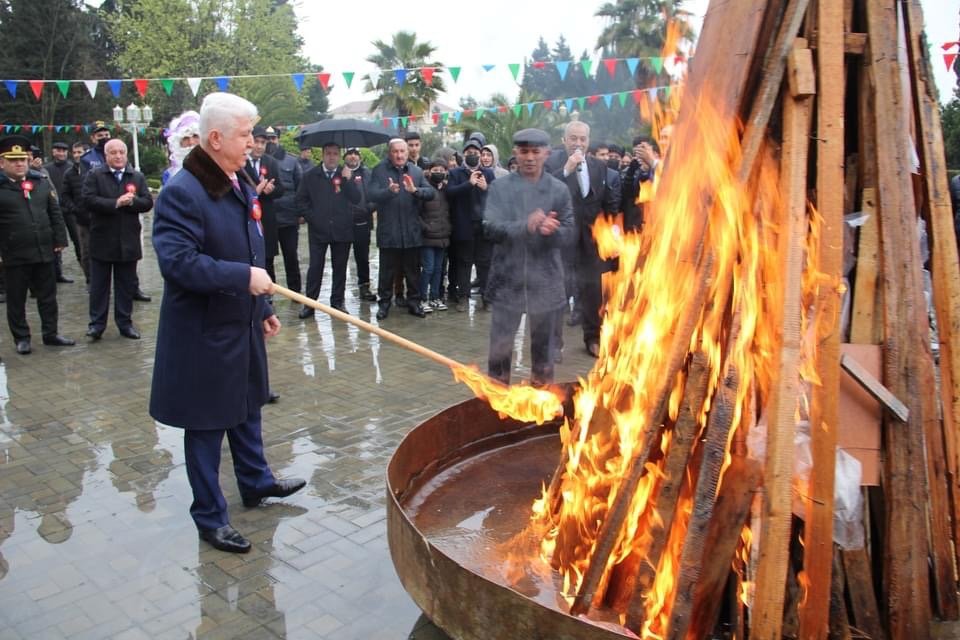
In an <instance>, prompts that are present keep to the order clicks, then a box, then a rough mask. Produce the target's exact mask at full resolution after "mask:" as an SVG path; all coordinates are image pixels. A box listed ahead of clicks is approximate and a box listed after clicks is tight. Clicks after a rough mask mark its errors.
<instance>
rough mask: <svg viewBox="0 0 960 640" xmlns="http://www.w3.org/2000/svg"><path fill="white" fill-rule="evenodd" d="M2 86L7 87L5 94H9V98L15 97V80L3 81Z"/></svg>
mask: <svg viewBox="0 0 960 640" xmlns="http://www.w3.org/2000/svg"><path fill="white" fill-rule="evenodd" d="M3 84H5V85H7V92H8V93H9V94H10V97H11V98H16V97H17V81H16V80H4V81H3Z"/></svg>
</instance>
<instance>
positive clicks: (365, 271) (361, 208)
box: [343, 147, 377, 302]
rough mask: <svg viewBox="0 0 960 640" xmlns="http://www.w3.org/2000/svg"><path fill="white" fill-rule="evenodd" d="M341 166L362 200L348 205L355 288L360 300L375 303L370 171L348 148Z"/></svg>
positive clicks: (352, 150) (357, 150) (358, 156)
mask: <svg viewBox="0 0 960 640" xmlns="http://www.w3.org/2000/svg"><path fill="white" fill-rule="evenodd" d="M343 164H344V166H346V167H347V168H348V169H350V171H351V172H352V173H353V181H354V183H355V184H356V185H357V187H359V189H360V195H361V196H363V199H362V200H361V201H360V203H359V204H353V203H351V204H350V211H351V212H352V213H353V263H354V265H355V266H356V268H357V287H358V288H359V290H360V299H361V300H364V301H366V302H376V301H377V295H376V294H375V293H373V292H372V291H370V230H371V229H372V228H373V205H371V204H370V203H369V202H368V201H367V192H366V189H367V185H368V184H369V183H370V169H368V168H366V167H365V166H363V160H362V159H361V157H360V150H359V149H357V148H356V147H350V148H349V149H347V151H346V152H345V153H344V154H343Z"/></svg>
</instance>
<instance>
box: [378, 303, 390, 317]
mask: <svg viewBox="0 0 960 640" xmlns="http://www.w3.org/2000/svg"><path fill="white" fill-rule="evenodd" d="M388 315H390V305H386V306H384V305H380V308H379V309H378V310H377V320H386V318H387V316H388Z"/></svg>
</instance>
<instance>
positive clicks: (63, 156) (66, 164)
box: [43, 142, 80, 284]
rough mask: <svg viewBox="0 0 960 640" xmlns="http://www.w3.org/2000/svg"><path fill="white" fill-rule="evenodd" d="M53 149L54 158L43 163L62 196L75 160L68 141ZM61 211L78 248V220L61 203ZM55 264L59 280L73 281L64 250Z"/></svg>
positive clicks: (58, 143) (72, 239)
mask: <svg viewBox="0 0 960 640" xmlns="http://www.w3.org/2000/svg"><path fill="white" fill-rule="evenodd" d="M50 148H51V149H52V151H51V153H52V154H53V160H52V161H50V162H48V163H46V164H45V165H43V170H44V171H46V172H47V175H48V176H50V182H51V183H53V188H54V189H56V190H57V196H59V197H61V198H62V194H63V178H64V177H65V176H66V174H67V172H68V171H69V170H70V169H72V168H73V162H71V161H70V159H69V158H68V157H67V156H68V155H69V153H70V145H68V144H67V143H66V142H54V143H53V145H52V146H51V147H50ZM60 213H61V214H62V215H63V223H64V224H65V225H66V227H67V233H68V234H69V235H70V242H72V243H73V246H74V248H75V249H77V220H76V218H75V217H74V215H73V211H70V210H68V209H67V208H66V207H64V206H63V202H62V201H61V203H60ZM77 262H80V251H79V249H77ZM54 264H55V265H56V269H57V282H64V283H67V284H69V283H71V282H73V280H71V279H70V278H68V277H66V276H65V275H63V252H60V253H58V254H57V255H56V257H55V258H54Z"/></svg>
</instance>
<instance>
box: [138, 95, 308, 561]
mask: <svg viewBox="0 0 960 640" xmlns="http://www.w3.org/2000/svg"><path fill="white" fill-rule="evenodd" d="M257 119H258V116H257V108H256V107H255V106H254V105H253V104H251V103H250V102H248V101H247V100H244V99H243V98H241V97H239V96H235V95H233V94H229V93H212V94H210V95H208V96H207V97H206V98H205V99H204V101H203V104H202V105H201V107H200V146H198V147H196V148H194V149H193V151H191V152H190V154H189V155H188V156H187V157H186V159H185V160H184V162H183V169H182V170H181V171H180V172H179V173H177V174H176V175H175V176H173V178H171V179H170V182H169V183H167V186H166V187H164V189H163V191H161V193H160V197H159V198H158V199H157V206H156V208H155V210H154V213H155V218H154V225H153V246H154V248H155V250H156V254H157V261H158V263H159V265H160V273H161V274H162V275H163V279H164V291H163V302H162V303H161V305H160V320H159V325H158V328H157V350H156V356H155V358H154V370H153V383H152V389H151V395H150V415H151V416H153V418H154V419H156V420H157V421H159V422H161V423H164V424H168V425H171V426H175V427H180V428H182V429H184V454H185V457H186V467H187V478H188V479H189V481H190V488H191V489H192V491H193V504H192V505H191V506H190V514H191V516H192V517H193V520H194V523H195V524H196V526H197V529H198V531H199V534H200V539H201V540H206V541H207V542H208V543H210V544H211V545H212V546H213V547H215V548H217V549H220V550H221V551H228V552H232V553H246V552H248V551H249V550H250V542H249V541H248V540H247V539H246V538H244V537H243V536H242V535H241V534H240V533H239V532H238V531H237V530H236V529H234V528H233V527H232V526H230V521H229V518H228V515H227V502H226V499H225V498H224V496H223V491H222V490H221V489H220V482H219V471H220V446H221V444H222V442H223V437H224V435H226V437H227V440H228V442H229V444H230V454H231V456H232V458H233V468H234V472H235V474H236V477H237V484H238V485H239V489H240V497H241V500H242V502H243V505H244V506H245V507H248V508H252V507H256V506H257V505H259V504H260V502H261V501H262V500H263V499H264V498H268V497H277V498H283V497H286V496H289V495H290V494H292V493H294V492H296V491H299V490H300V489H302V488H303V486H304V485H305V484H306V483H305V481H303V480H301V479H298V478H290V479H278V478H276V477H274V475H273V472H272V471H271V470H270V466H269V464H268V463H267V461H266V458H265V456H264V451H263V435H262V432H261V418H260V411H261V408H262V407H263V405H264V404H265V403H266V402H267V401H268V399H269V388H270V387H269V384H268V380H267V351H266V343H265V340H266V339H267V338H270V337H272V336H275V335H277V333H278V332H279V331H280V320H279V319H278V318H277V316H276V315H275V314H274V312H273V307H272V306H271V305H270V303H269V302H268V301H267V295H268V294H270V292H271V291H272V290H273V282H272V281H271V280H270V277H269V276H268V275H267V271H266V269H265V266H266V253H265V248H264V240H263V226H262V223H261V217H262V214H263V209H262V207H261V204H260V200H259V198H258V193H257V188H256V185H254V184H253V182H252V180H251V179H250V178H249V176H248V175H247V174H246V173H245V172H244V166H245V164H246V162H247V153H248V152H249V150H250V149H251V147H252V146H253V135H252V133H253V126H254V124H255V123H256V121H257Z"/></svg>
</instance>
